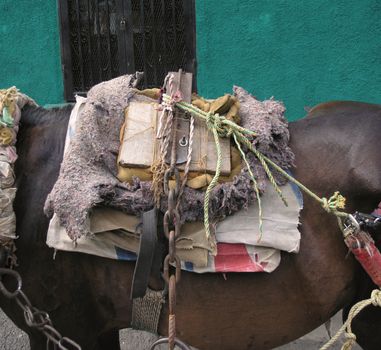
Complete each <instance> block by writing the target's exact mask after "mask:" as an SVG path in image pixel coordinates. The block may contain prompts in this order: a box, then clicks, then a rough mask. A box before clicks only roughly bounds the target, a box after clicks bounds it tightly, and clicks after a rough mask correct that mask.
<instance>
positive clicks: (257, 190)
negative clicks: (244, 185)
mask: <svg viewBox="0 0 381 350" xmlns="http://www.w3.org/2000/svg"><path fill="white" fill-rule="evenodd" d="M233 138H234V142H235V144H236V145H237V148H238V150H239V152H240V153H241V156H242V159H243V160H244V162H245V164H246V167H247V170H248V171H249V174H250V177H251V180H252V181H253V186H254V190H255V193H256V195H257V201H258V217H259V238H258V242H260V241H261V239H262V235H263V220H262V200H261V197H260V195H259V188H258V183H257V180H256V179H255V177H254V174H253V171H252V170H251V166H250V164H249V162H248V161H247V158H246V154H245V152H244V151H243V150H242V147H241V145H240V143H239V142H238V140H237V136H236V135H235V134H233Z"/></svg>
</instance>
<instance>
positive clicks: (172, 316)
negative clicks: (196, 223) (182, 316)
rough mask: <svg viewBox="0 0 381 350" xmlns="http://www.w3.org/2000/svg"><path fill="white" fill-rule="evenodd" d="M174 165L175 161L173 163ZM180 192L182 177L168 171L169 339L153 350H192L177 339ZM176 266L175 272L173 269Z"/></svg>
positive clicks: (165, 272) (174, 170)
mask: <svg viewBox="0 0 381 350" xmlns="http://www.w3.org/2000/svg"><path fill="white" fill-rule="evenodd" d="M171 163H172V164H173V163H174V162H173V160H172V162H171ZM171 176H173V177H174V181H175V186H174V188H171V187H170V185H169V181H170V178H171ZM179 192H180V175H179V171H178V169H177V168H175V167H173V166H172V167H171V168H170V169H168V170H167V171H166V173H165V175H164V193H165V194H166V195H167V196H168V209H167V211H166V212H165V214H164V219H163V220H164V222H163V227H164V235H165V237H166V238H167V239H168V255H167V256H166V257H165V259H164V268H163V278H164V280H165V282H166V284H167V286H168V294H169V296H168V302H169V318H168V337H165V338H161V339H159V340H157V341H156V342H155V343H153V344H152V346H151V348H150V349H151V350H153V349H155V348H156V347H157V346H158V345H160V344H168V349H169V350H173V349H174V347H175V345H177V346H178V347H179V348H180V349H183V350H190V348H189V346H188V345H186V344H185V343H183V342H182V341H180V340H179V339H178V338H176V312H175V310H176V284H177V283H178V282H179V281H180V278H181V262H180V258H179V257H178V255H177V254H176V238H177V237H178V236H179V234H180V228H181V224H180V214H179V211H178V196H179ZM172 266H174V271H173V267H172Z"/></svg>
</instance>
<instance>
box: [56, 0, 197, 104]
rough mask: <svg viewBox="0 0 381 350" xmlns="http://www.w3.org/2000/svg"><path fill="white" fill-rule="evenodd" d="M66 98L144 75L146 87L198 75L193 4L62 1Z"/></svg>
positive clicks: (187, 0)
mask: <svg viewBox="0 0 381 350" xmlns="http://www.w3.org/2000/svg"><path fill="white" fill-rule="evenodd" d="M58 3H59V15H60V26H61V56H62V64H63V75H64V91H65V99H66V100H67V101H73V100H74V95H75V94H86V92H87V91H88V90H89V89H90V88H91V87H92V86H93V85H95V84H97V83H99V82H101V81H105V80H108V79H111V78H114V77H117V76H119V75H122V74H126V73H134V72H135V71H143V72H144V73H145V74H144V82H143V86H142V87H144V88H147V87H154V86H155V87H157V86H160V85H161V84H162V82H163V80H164V77H165V75H166V73H167V72H168V71H177V70H178V69H179V68H183V69H184V70H186V71H188V72H192V73H193V74H195V73H196V72H195V69H196V60H195V58H196V43H195V41H196V38H195V3H194V0H60V1H59V2H58Z"/></svg>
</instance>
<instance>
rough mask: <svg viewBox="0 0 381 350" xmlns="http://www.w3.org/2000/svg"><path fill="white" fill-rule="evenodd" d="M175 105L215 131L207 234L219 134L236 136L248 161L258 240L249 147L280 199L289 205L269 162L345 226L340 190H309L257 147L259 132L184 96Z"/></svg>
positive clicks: (170, 100)
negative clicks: (322, 192) (319, 192)
mask: <svg viewBox="0 0 381 350" xmlns="http://www.w3.org/2000/svg"><path fill="white" fill-rule="evenodd" d="M162 100H163V102H164V103H173V102H174V100H173V98H172V97H171V96H169V95H167V94H163V96H162ZM174 106H176V107H178V108H179V109H181V110H183V111H185V112H188V113H190V114H191V115H193V116H195V117H196V118H199V119H201V120H204V121H205V123H206V125H207V128H208V130H210V131H211V132H212V134H213V138H214V142H215V147H216V154H217V165H216V170H215V175H214V177H213V179H212V181H211V182H210V184H209V185H208V188H207V190H206V193H205V201H204V226H205V232H206V236H207V238H208V239H210V238H211V225H210V222H209V203H210V194H211V192H212V190H213V188H214V187H215V186H216V184H217V183H218V179H219V177H220V170H221V162H222V155H221V147H220V141H219V137H232V138H233V140H234V143H235V145H236V147H237V149H238V151H239V152H240V155H241V158H242V160H243V162H244V164H245V165H246V167H247V170H248V172H249V175H250V178H251V180H252V182H253V187H254V190H255V193H256V194H257V198H256V200H257V202H258V208H259V210H258V211H259V231H260V237H259V240H260V239H261V236H262V226H263V220H262V207H261V199H260V196H259V189H258V185H257V181H256V179H255V176H254V174H253V171H252V169H251V167H250V164H249V162H248V160H247V157H246V154H245V150H248V151H249V152H251V153H253V154H254V155H255V156H256V157H257V159H258V160H259V161H260V163H261V165H262V167H263V169H264V171H265V172H266V175H267V177H268V179H269V181H270V183H271V185H272V186H273V187H274V189H275V190H276V192H277V193H278V195H279V197H280V198H281V200H282V201H283V203H284V204H285V205H286V206H287V205H288V204H287V200H286V199H285V198H284V196H283V194H282V191H281V189H280V187H279V186H278V184H277V183H276V181H275V179H274V176H273V174H272V172H271V170H270V168H269V166H271V167H272V168H273V169H275V170H276V171H278V172H279V173H280V174H282V175H283V176H284V177H285V178H286V179H287V180H289V181H290V182H292V183H294V184H296V185H297V186H298V187H299V188H300V189H301V190H302V191H304V192H305V193H306V194H307V195H309V196H310V197H312V198H314V199H315V200H317V201H318V202H319V203H320V204H321V206H322V207H323V208H324V210H326V211H327V212H328V213H331V214H333V215H335V216H336V217H337V218H338V221H339V226H340V227H341V226H342V225H341V220H342V219H343V218H346V217H348V215H349V214H347V213H345V212H342V211H340V210H342V209H344V208H345V198H344V197H343V196H342V195H341V194H340V193H339V192H335V193H334V194H333V195H332V196H331V197H330V198H329V199H327V198H324V197H323V198H320V197H319V196H318V195H316V194H315V193H314V192H312V191H311V190H309V189H308V188H307V187H306V186H304V185H303V184H302V183H300V182H299V181H297V180H296V179H295V178H294V177H293V176H291V175H290V174H289V173H287V172H286V171H285V170H284V169H282V168H281V167H280V166H278V165H277V164H276V163H274V162H273V161H272V160H270V159H269V158H268V157H266V156H265V155H264V154H262V153H261V152H260V151H259V150H258V149H256V148H255V147H254V146H253V143H252V142H251V141H252V139H253V138H255V137H257V136H258V135H257V133H255V132H253V131H251V130H249V129H247V128H244V127H242V126H240V125H238V124H236V123H235V122H234V121H232V120H229V119H227V118H225V117H224V116H220V115H219V114H218V113H212V112H204V111H203V110H201V109H199V108H198V107H196V106H194V105H192V104H189V103H186V102H184V101H181V100H180V101H175V102H174Z"/></svg>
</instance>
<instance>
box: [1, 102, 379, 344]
mask: <svg viewBox="0 0 381 350" xmlns="http://www.w3.org/2000/svg"><path fill="white" fill-rule="evenodd" d="M353 108H354V109H356V113H352V112H351V111H352V109H353ZM343 110H346V111H347V112H345V113H343V112H342V111H343ZM69 111H70V109H69V108H64V109H63V110H58V111H57V110H52V111H48V110H43V109H39V110H38V111H36V110H35V109H33V108H30V107H28V108H26V109H25V110H24V111H23V116H22V124H21V128H20V132H19V137H18V145H17V146H18V153H19V159H18V161H17V164H16V165H17V167H16V173H17V186H18V192H17V197H16V201H15V210H16V214H17V234H18V235H19V237H20V238H19V239H18V240H17V248H18V251H17V255H18V258H19V267H18V271H19V272H20V274H21V275H22V277H23V280H24V286H23V288H24V290H25V292H26V293H27V294H28V295H29V296H30V299H31V300H32V302H33V303H34V304H35V305H36V306H37V307H38V308H41V309H43V310H46V311H48V312H49V313H50V315H51V318H52V320H53V322H54V325H55V326H56V328H57V329H58V330H59V331H60V332H61V333H62V334H64V335H65V336H68V337H70V338H72V339H74V340H75V341H77V342H78V343H79V344H80V345H81V346H82V348H83V349H119V340H118V329H120V328H126V327H129V325H130V321H131V301H130V300H129V294H130V286H131V278H132V272H133V268H134V264H133V263H128V262H119V261H112V260H107V259H102V258H97V257H94V256H90V255H85V254H78V253H65V252H58V253H57V256H56V258H55V260H53V251H52V250H51V249H49V248H48V247H47V246H46V245H45V239H46V230H47V226H48V218H46V217H45V216H44V214H43V211H42V208H43V205H44V202H45V198H46V196H47V194H48V193H49V192H50V190H51V188H52V186H53V184H54V182H55V180H56V178H57V176H58V171H59V166H60V162H61V159H62V153H63V147H64V137H65V132H66V126H67V123H68V115H69ZM37 112H38V113H37ZM314 114H316V115H318V116H319V117H318V118H305V119H302V120H299V121H297V122H294V123H291V125H290V131H291V136H292V138H291V146H292V149H293V151H294V152H295V155H296V168H295V169H294V174H295V176H296V177H297V178H298V179H299V180H301V181H302V182H303V183H304V184H305V185H307V186H308V187H309V188H310V189H311V190H313V191H314V192H316V193H317V194H318V195H320V196H330V195H331V194H332V193H333V192H334V191H336V190H339V191H340V192H341V193H342V194H343V195H344V196H346V198H347V203H348V205H347V211H349V212H351V211H354V210H358V211H362V212H370V211H372V209H374V208H375V207H376V206H377V204H378V202H379V201H380V200H381V156H380V154H379V152H380V150H381V137H380V130H381V106H375V105H368V104H361V105H359V104H356V103H332V104H329V105H327V104H326V105H320V106H318V107H315V108H314V109H313V110H312V112H311V115H312V116H313V115H314ZM36 115H39V116H38V117H36ZM304 203H305V204H304V209H303V211H302V214H301V223H302V225H301V228H300V230H301V233H302V240H301V248H300V253H299V254H296V255H294V254H287V253H283V254H282V262H281V265H280V267H279V268H278V269H277V270H276V271H275V272H273V273H272V274H265V273H256V274H229V275H228V276H227V280H225V279H224V278H223V277H222V276H221V275H220V274H205V275H195V274H191V273H186V272H184V273H183V274H182V279H181V282H180V284H179V286H178V299H177V310H176V314H177V328H178V336H179V338H181V339H182V340H183V341H185V342H187V343H189V344H191V345H193V346H195V347H198V348H200V349H203V350H204V349H205V350H206V349H221V350H223V349H256V350H260V349H271V348H273V347H276V346H279V345H281V344H284V343H287V342H290V341H291V340H293V339H295V338H298V337H300V336H301V335H303V334H306V333H307V332H309V331H311V330H312V329H314V328H315V327H317V326H319V325H320V324H322V323H323V322H325V321H327V320H328V319H329V318H330V317H331V316H332V315H334V314H335V313H336V312H337V311H339V310H340V309H342V308H344V307H348V306H349V305H351V304H353V303H354V301H355V300H357V299H359V298H361V297H364V298H367V297H369V293H370V290H371V289H372V288H374V286H373V285H372V284H371V283H370V282H369V279H368V278H367V277H366V276H365V273H364V272H363V271H362V270H361V268H360V266H359V265H358V264H357V263H356V262H355V260H354V259H353V257H352V256H350V255H349V256H348V254H347V253H348V251H347V249H346V247H345V245H344V243H343V239H342V234H341V232H340V230H339V229H338V227H337V223H336V219H335V218H334V217H332V216H331V215H329V214H327V213H326V212H324V210H322V209H321V207H320V206H319V205H318V204H317V203H315V202H314V201H313V200H311V199H310V198H308V197H305V198H304ZM0 306H1V308H2V309H3V310H4V311H5V312H6V313H7V315H8V316H9V317H10V318H11V319H12V320H13V321H14V322H15V323H16V324H17V325H18V326H19V327H20V328H22V329H24V330H25V331H26V332H27V333H28V334H29V336H30V340H31V346H32V349H43V348H44V344H45V339H44V338H43V337H42V336H41V335H40V334H38V333H35V332H34V331H31V330H30V329H29V328H28V327H26V326H25V323H24V321H23V315H22V313H21V311H19V309H18V308H17V307H15V305H14V302H12V301H9V300H7V299H5V298H4V297H2V296H0ZM167 316H168V310H167V308H165V309H164V312H163V313H162V317H161V321H160V326H159V328H160V333H161V334H166V333H167V329H166V328H167V321H166V320H167ZM380 326H381V310H378V309H376V308H374V307H369V310H366V311H364V313H363V314H362V315H360V316H359V321H357V322H355V323H354V331H355V332H357V334H358V336H359V337H358V341H359V343H360V344H361V346H362V347H363V348H364V349H367V350H373V349H380V348H381V336H380V332H379V331H378V330H379V329H380V328H379V327H380ZM367 327H373V328H374V330H375V331H374V332H373V333H367V329H368V328H367ZM371 330H372V329H371Z"/></svg>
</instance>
